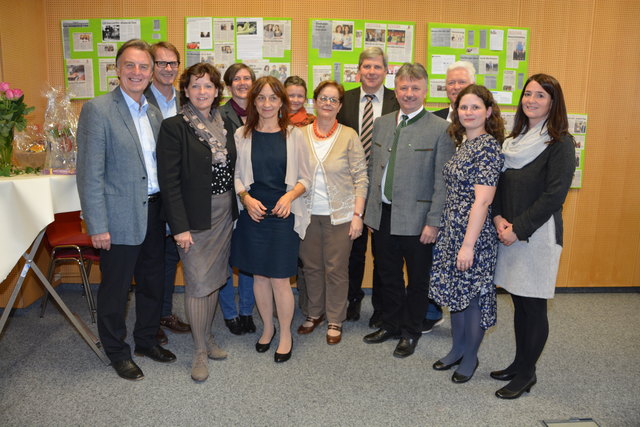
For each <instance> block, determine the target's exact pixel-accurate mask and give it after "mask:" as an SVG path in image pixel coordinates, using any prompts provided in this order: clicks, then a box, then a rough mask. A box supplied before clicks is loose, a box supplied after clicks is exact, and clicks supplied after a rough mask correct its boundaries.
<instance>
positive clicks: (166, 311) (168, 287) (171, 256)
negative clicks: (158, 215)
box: [160, 236, 180, 317]
mask: <svg viewBox="0 0 640 427" xmlns="http://www.w3.org/2000/svg"><path fill="white" fill-rule="evenodd" d="M164 245H165V246H164V299H163V302H162V313H161V314H160V315H161V316H162V317H166V316H171V313H173V290H174V289H175V287H176V285H175V282H176V271H177V270H178V262H180V254H178V247H177V246H176V241H175V240H173V236H166V237H165V239H164Z"/></svg>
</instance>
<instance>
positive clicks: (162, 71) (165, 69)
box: [144, 42, 191, 345]
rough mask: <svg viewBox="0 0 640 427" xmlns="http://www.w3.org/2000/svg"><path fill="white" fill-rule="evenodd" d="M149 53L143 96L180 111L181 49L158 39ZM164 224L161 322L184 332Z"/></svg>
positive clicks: (163, 339) (161, 338) (167, 110)
mask: <svg viewBox="0 0 640 427" xmlns="http://www.w3.org/2000/svg"><path fill="white" fill-rule="evenodd" d="M151 55H152V56H153V60H154V64H155V67H154V69H153V80H152V81H151V84H150V85H149V86H147V89H146V90H145V91H144V96H145V97H146V98H147V101H148V102H149V104H151V105H154V106H156V107H158V108H159V109H160V111H161V112H162V118H163V119H168V118H169V117H173V116H175V115H176V114H178V112H179V111H180V97H179V96H177V93H176V90H175V88H174V86H173V84H174V82H175V81H176V78H177V77H178V67H179V66H180V52H178V49H176V47H175V46H174V45H172V44H171V43H169V42H158V43H155V44H153V45H151ZM165 228H166V230H167V235H166V238H165V249H164V297H163V303H162V313H161V317H160V326H162V327H165V328H167V329H169V330H170V331H172V332H176V333H180V334H184V333H187V332H190V331H191V328H190V327H189V325H188V324H186V323H185V322H183V321H182V320H180V318H179V317H178V316H176V315H175V314H173V290H174V288H175V279H176V269H177V266H178V262H179V261H180V255H178V249H177V248H176V242H175V241H174V240H173V236H172V235H171V232H170V230H169V227H168V226H166V227H165ZM160 326H159V327H158V330H157V332H156V340H157V341H158V344H161V345H165V344H167V343H168V342H169V339H168V338H167V335H166V334H165V333H164V331H163V330H162V328H161V327H160Z"/></svg>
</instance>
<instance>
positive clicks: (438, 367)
mask: <svg viewBox="0 0 640 427" xmlns="http://www.w3.org/2000/svg"><path fill="white" fill-rule="evenodd" d="M460 362H462V357H461V358H460V359H458V360H456V361H455V362H453V363H450V364H448V365H445V364H444V363H442V361H440V360H438V361H437V362H436V363H434V364H433V369H435V370H436V371H448V370H449V369H451V368H453V367H454V366H456V365H459V364H460Z"/></svg>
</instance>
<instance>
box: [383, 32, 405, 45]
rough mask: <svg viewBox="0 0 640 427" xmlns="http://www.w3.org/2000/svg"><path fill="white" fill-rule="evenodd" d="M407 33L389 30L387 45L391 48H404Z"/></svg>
mask: <svg viewBox="0 0 640 427" xmlns="http://www.w3.org/2000/svg"><path fill="white" fill-rule="evenodd" d="M404 41H405V32H404V31H403V30H389V35H388V36H387V44H388V45H389V46H404Z"/></svg>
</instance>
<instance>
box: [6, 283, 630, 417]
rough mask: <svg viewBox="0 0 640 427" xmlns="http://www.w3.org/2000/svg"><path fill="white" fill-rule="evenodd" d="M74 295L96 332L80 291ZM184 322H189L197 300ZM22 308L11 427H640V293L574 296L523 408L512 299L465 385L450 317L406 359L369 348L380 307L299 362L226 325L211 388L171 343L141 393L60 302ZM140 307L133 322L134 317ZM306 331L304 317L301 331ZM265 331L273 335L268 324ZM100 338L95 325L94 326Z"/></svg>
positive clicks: (151, 365)
mask: <svg viewBox="0 0 640 427" xmlns="http://www.w3.org/2000/svg"><path fill="white" fill-rule="evenodd" d="M61 295H62V298H63V299H64V300H65V301H66V302H67V303H68V304H69V306H70V307H71V309H72V311H74V312H76V313H78V314H79V315H80V316H81V317H82V318H83V319H84V320H85V321H87V322H88V321H89V315H88V312H87V307H86V303H85V301H84V299H83V298H82V297H81V295H80V291H79V289H78V287H76V286H70V285H65V286H64V287H63V289H62V292H61ZM174 301H175V311H176V312H177V313H178V314H179V315H180V316H181V317H183V316H184V304H183V295H181V294H175V295H174ZM36 306H37V304H36V305H34V306H33V307H32V308H29V309H25V310H19V311H17V312H16V314H15V315H14V316H12V317H11V318H10V320H9V323H8V325H7V327H6V328H5V332H4V333H3V335H2V336H1V337H0V425H2V426H25V425H29V426H31V425H43V426H44V425H47V426H49V425H55V426H57V425H60V426H63V425H64V426H67V425H97V426H103V425H104V426H106V425H186V426H191V425H215V426H236V425H238V426H261V425H266V426H267V425H268V426H276V425H277V426H382V425H409V426H426V425H429V426H450V425H460V426H462V425H465V426H466V425H487V426H488V425H490V426H497V425H504V426H520V425H522V426H535V425H540V420H543V419H547V420H548V419H567V418H570V417H592V418H594V419H596V420H597V421H598V422H599V423H600V425H602V426H621V425H636V426H637V425H640V364H639V363H638V362H639V361H640V360H639V357H638V353H639V351H640V294H562V295H558V296H557V297H556V298H555V300H553V302H552V303H551V304H550V310H549V312H550V325H551V333H550V337H549V341H548V343H547V347H546V349H545V351H544V353H543V355H542V358H541V360H540V362H539V364H538V384H537V385H536V386H535V387H534V388H533V389H532V392H531V393H530V394H525V395H524V396H523V397H521V398H520V399H518V400H515V401H503V400H500V399H497V398H496V397H495V396H494V395H493V393H494V392H495V390H497V389H498V388H499V387H501V386H502V385H503V383H500V382H498V381H495V380H493V379H491V378H490V377H489V372H490V371H491V370H494V369H501V368H504V367H506V366H507V364H508V363H510V361H511V358H512V356H513V347H514V343H513V330H512V319H513V308H512V305H511V300H510V298H509V297H508V296H507V295H500V296H499V297H498V324H497V326H496V327H494V328H492V329H491V330H490V332H489V333H488V334H487V336H486V337H485V340H484V342H483V344H482V347H481V349H480V355H479V358H480V367H479V368H478V371H477V372H476V375H475V376H474V378H473V379H472V380H471V381H470V382H468V383H466V384H462V385H456V384H453V383H452V382H451V381H450V376H451V373H452V372H451V371H449V372H436V371H434V370H432V369H431V364H432V363H433V362H434V361H435V360H437V359H438V358H439V357H441V356H443V355H444V354H446V352H447V351H448V350H449V346H450V330H449V326H448V325H449V322H448V320H447V321H446V322H445V323H444V324H443V325H442V326H441V327H438V328H437V329H435V330H434V331H433V332H432V333H431V334H428V335H424V336H423V337H422V339H421V340H420V342H419V343H418V348H417V350H416V353H415V354H414V355H413V356H411V357H409V358H407V359H402V360H400V359H396V358H394V357H392V352H393V349H394V347H395V344H396V342H395V341H390V342H386V343H383V344H377V345H368V344H365V343H363V342H362V337H363V336H364V335H365V334H367V333H369V332H370V331H371V330H370V329H368V327H367V320H368V317H369V315H370V314H371V308H370V304H369V297H368V296H367V298H366V299H365V301H364V303H363V313H362V314H363V318H362V319H361V320H360V321H359V322H357V323H355V324H354V323H346V324H345V327H344V334H343V341H342V343H340V344H339V345H337V346H328V345H327V344H326V343H325V338H324V333H325V327H326V323H325V324H323V325H321V326H320V327H319V329H317V330H316V331H315V332H314V333H312V334H310V335H307V336H299V335H297V334H294V335H295V338H294V339H295V342H294V350H293V357H292V359H291V360H290V361H289V362H287V363H284V364H275V363H274V362H273V351H274V348H275V345H274V346H272V349H271V350H270V351H269V352H268V353H265V354H259V353H256V351H255V350H254V348H253V346H254V343H255V341H256V339H257V338H258V335H257V334H250V335H244V336H240V337H238V336H235V335H231V334H230V333H229V332H228V330H227V329H226V327H224V324H223V322H222V319H221V315H220V311H218V313H217V314H216V320H215V325H214V331H215V333H216V336H217V339H218V341H219V343H220V344H222V346H223V347H224V348H225V349H226V350H227V351H229V353H230V357H229V358H228V359H227V360H226V361H210V362H209V368H210V373H211V375H210V377H209V380H208V381H206V382H205V383H203V384H195V383H194V382H193V381H192V380H191V378H190V376H189V373H190V366H191V351H192V340H191V337H190V335H188V334H187V335H176V334H171V333H168V336H169V345H168V346H167V348H169V349H170V350H172V351H173V352H175V353H176V355H177V357H178V361H177V362H176V363H174V364H170V365H162V364H159V363H155V362H153V361H151V360H149V359H145V358H135V360H136V362H137V363H138V364H139V365H140V367H141V368H142V370H143V371H144V373H145V379H144V380H143V381H139V382H128V381H125V380H122V379H120V378H119V377H117V375H116V374H115V372H114V371H113V370H112V368H110V367H107V366H104V365H103V364H102V363H101V362H100V360H99V359H98V358H97V357H96V356H95V355H94V354H93V352H92V351H91V350H90V349H89V347H88V346H87V345H86V344H85V343H84V342H83V341H82V339H81V338H80V336H79V334H77V333H76V332H75V330H73V329H72V327H71V325H70V323H69V322H68V321H66V319H65V318H64V317H63V315H62V314H61V313H60V312H59V311H58V309H57V308H56V307H55V305H54V304H51V305H50V306H49V308H48V311H47V314H46V316H45V318H44V319H40V318H39V310H38V309H37V307H36ZM132 308H133V304H130V310H129V317H128V321H129V325H130V329H131V328H132V322H133V319H134V313H133V309H132ZM301 321H302V317H301V315H300V314H299V313H297V314H296V318H295V319H294V328H297V326H298V325H299V324H300V322H301ZM256 323H257V325H258V328H260V326H261V323H260V321H259V317H257V316H256ZM91 328H92V329H93V330H95V325H91Z"/></svg>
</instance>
